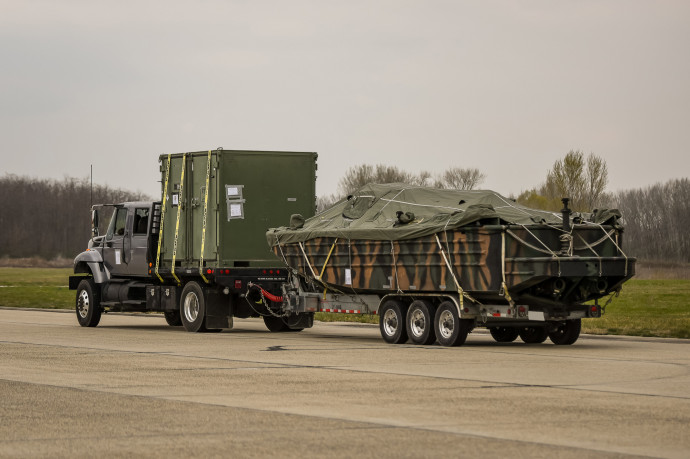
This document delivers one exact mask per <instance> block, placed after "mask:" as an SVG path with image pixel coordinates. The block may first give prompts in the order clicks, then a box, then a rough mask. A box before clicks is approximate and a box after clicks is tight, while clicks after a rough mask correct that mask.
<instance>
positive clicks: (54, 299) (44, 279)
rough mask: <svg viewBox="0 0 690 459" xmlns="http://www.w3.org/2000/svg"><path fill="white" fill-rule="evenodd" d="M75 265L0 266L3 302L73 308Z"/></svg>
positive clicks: (25, 305)
mask: <svg viewBox="0 0 690 459" xmlns="http://www.w3.org/2000/svg"><path fill="white" fill-rule="evenodd" d="M70 274H72V269H71V268H0V306H15V307H20V308H41V309H72V308H73V307H74V298H75V292H74V291H70V290H69V288H68V287H67V279H68V277H69V276H70Z"/></svg>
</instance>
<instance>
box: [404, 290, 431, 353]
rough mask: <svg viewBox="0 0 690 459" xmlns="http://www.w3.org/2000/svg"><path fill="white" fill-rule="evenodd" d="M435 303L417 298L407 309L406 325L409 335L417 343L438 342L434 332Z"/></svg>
mask: <svg viewBox="0 0 690 459" xmlns="http://www.w3.org/2000/svg"><path fill="white" fill-rule="evenodd" d="M435 312H436V308H434V305H433V304H431V303H430V302H428V301H425V300H415V301H413V302H412V304H410V307H409V308H408V310H407V320H406V321H405V327H406V328H407V335H408V336H409V337H410V340H411V341H412V342H413V343H415V344H433V343H435V342H436V333H435V332H434V313H435Z"/></svg>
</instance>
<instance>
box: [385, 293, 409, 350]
mask: <svg viewBox="0 0 690 459" xmlns="http://www.w3.org/2000/svg"><path fill="white" fill-rule="evenodd" d="M406 312H407V311H406V308H405V306H404V305H403V304H402V303H401V302H400V301H398V300H388V301H386V302H385V303H383V306H381V309H380V310H379V330H380V331H381V337H382V338H383V340H384V341H385V342H387V343H390V344H403V343H406V342H407V329H406V326H405V316H406V314H405V313H406Z"/></svg>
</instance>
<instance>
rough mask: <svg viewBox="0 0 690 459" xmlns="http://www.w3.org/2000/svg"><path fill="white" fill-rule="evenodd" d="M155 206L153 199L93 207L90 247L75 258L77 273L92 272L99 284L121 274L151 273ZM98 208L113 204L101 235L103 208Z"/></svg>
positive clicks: (134, 275)
mask: <svg viewBox="0 0 690 459" xmlns="http://www.w3.org/2000/svg"><path fill="white" fill-rule="evenodd" d="M155 205H156V203H153V202H125V203H122V204H114V205H110V204H108V205H99V206H94V209H93V211H92V219H91V221H92V233H93V238H92V239H91V240H90V241H89V247H88V249H87V250H86V251H85V252H82V253H81V254H79V255H78V256H77V257H76V258H75V260H74V272H75V273H87V274H88V273H90V274H92V275H93V276H94V281H95V282H96V283H97V284H100V283H103V282H105V281H106V280H110V279H112V278H118V277H127V278H132V277H134V278H136V277H146V276H148V275H149V266H148V263H149V261H148V257H149V254H150V250H151V248H150V243H151V239H152V235H153V233H154V232H155V228H154V227H153V218H152V213H153V211H154V208H155ZM99 207H113V213H112V217H111V219H110V223H109V225H108V227H107V230H106V233H105V234H104V235H100V234H99V229H98V226H99V215H100V212H99V211H100V210H102V209H99Z"/></svg>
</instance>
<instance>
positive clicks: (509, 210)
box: [266, 183, 562, 247]
mask: <svg viewBox="0 0 690 459" xmlns="http://www.w3.org/2000/svg"><path fill="white" fill-rule="evenodd" d="M479 221H481V222H482V223H483V224H503V225H508V224H518V225H535V224H549V225H561V222H562V220H561V214H560V213H554V212H549V211H544V210H535V209H530V208H527V207H524V206H522V205H520V204H517V203H516V202H515V201H513V200H511V199H508V198H506V197H503V196H501V195H500V194H498V193H496V192H493V191H479V190H477V191H458V190H439V189H436V188H426V187H418V186H410V185H406V184H402V183H394V184H385V185H376V184H369V185H366V186H365V187H363V188H362V189H360V190H359V191H357V192H356V193H355V194H353V195H352V196H350V197H349V199H343V200H342V201H340V202H338V203H337V204H335V205H333V206H332V207H331V208H329V209H327V210H325V211H324V212H321V213H320V214H318V215H316V216H314V217H312V218H309V219H307V220H306V221H303V220H301V219H299V218H295V219H293V221H291V222H290V225H291V226H289V227H280V228H272V229H270V230H269V231H268V232H267V233H266V238H267V240H268V243H269V245H271V246H272V247H273V246H275V245H277V244H278V241H280V243H281V244H289V243H294V242H300V241H307V240H310V239H314V238H317V237H340V238H346V239H362V240H390V241H398V240H406V239H414V238H418V237H422V236H426V235H429V234H434V233H437V232H439V231H444V230H449V229H453V228H458V227H462V226H467V225H472V224H475V223H477V222H479ZM286 223H287V222H286Z"/></svg>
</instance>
